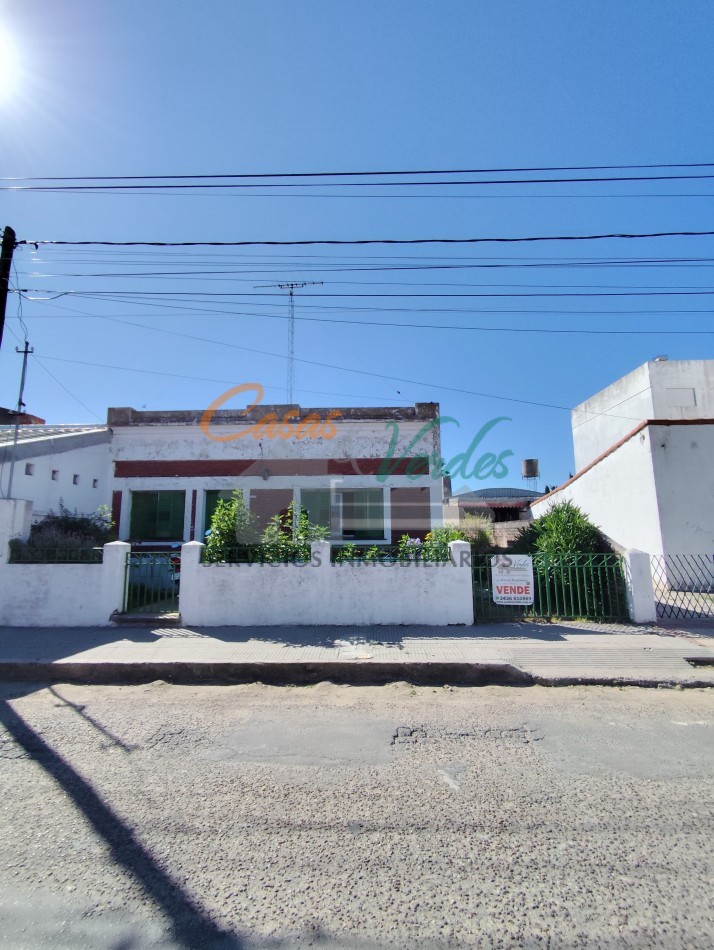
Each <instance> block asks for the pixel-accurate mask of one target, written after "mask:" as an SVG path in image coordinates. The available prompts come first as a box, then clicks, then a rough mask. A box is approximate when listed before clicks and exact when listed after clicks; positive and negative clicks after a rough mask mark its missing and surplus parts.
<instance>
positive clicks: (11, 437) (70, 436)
mask: <svg viewBox="0 0 714 950" xmlns="http://www.w3.org/2000/svg"><path fill="white" fill-rule="evenodd" d="M109 438H110V433H109V429H108V428H107V426H100V425H97V426H90V425H66V426H18V427H17V444H15V426H0V465H4V463H5V462H9V461H10V460H11V459H13V458H14V459H15V460H16V461H20V460H21V459H31V458H41V457H42V456H43V455H57V454H58V453H59V452H71V451H72V450H73V449H83V448H85V447H87V446H90V445H104V444H105V443H106V444H107V445H108V444H109ZM107 451H109V450H108V449H107Z"/></svg>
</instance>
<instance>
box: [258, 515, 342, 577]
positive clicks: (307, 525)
mask: <svg viewBox="0 0 714 950" xmlns="http://www.w3.org/2000/svg"><path fill="white" fill-rule="evenodd" d="M329 536H330V529H329V528H326V527H325V526H324V525H317V524H313V523H312V522H311V521H310V518H309V516H308V513H307V509H305V508H300V509H296V508H295V506H294V504H293V503H292V502H290V504H289V505H288V507H287V510H286V511H285V512H284V513H283V514H280V515H274V516H273V517H272V518H271V519H270V521H269V522H268V525H267V527H266V528H265V530H264V531H263V534H262V537H261V539H260V546H261V551H262V555H263V560H265V561H266V562H268V563H277V562H284V561H309V560H310V544H311V542H312V541H325V540H326V539H327V538H329Z"/></svg>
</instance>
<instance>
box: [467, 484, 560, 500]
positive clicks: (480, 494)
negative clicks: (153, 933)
mask: <svg viewBox="0 0 714 950" xmlns="http://www.w3.org/2000/svg"><path fill="white" fill-rule="evenodd" d="M543 494H544V492H542V491H535V490H534V489H532V488H505V487H504V488H501V487H500V486H498V487H496V488H477V489H476V491H466V492H459V493H458V494H457V495H454V497H455V498H458V499H459V501H486V500H488V499H489V498H493V499H497V498H514V499H525V498H540V496H541V495H543Z"/></svg>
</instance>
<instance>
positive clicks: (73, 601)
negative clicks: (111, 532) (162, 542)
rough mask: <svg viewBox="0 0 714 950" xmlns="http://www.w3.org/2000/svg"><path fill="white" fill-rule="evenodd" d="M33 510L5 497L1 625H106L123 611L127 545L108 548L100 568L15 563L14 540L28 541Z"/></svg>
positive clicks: (1, 508)
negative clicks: (11, 554)
mask: <svg viewBox="0 0 714 950" xmlns="http://www.w3.org/2000/svg"><path fill="white" fill-rule="evenodd" d="M31 512H32V506H31V504H30V503H29V502H26V501H15V500H9V499H5V498H3V499H0V625H1V626H9V627H71V626H73V627H101V626H106V625H108V624H109V622H110V618H111V615H112V613H113V612H114V611H115V610H119V611H120V610H122V608H123V603H124V581H125V576H126V574H125V566H126V555H127V553H128V551H129V550H130V547H129V545H128V544H124V543H123V542H121V541H115V542H113V543H112V544H105V545H104V559H103V563H101V564H10V563H8V556H9V541H10V539H11V538H26V537H27V535H28V533H29V527H30V516H31Z"/></svg>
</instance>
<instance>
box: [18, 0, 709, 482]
mask: <svg viewBox="0 0 714 950" xmlns="http://www.w3.org/2000/svg"><path fill="white" fill-rule="evenodd" d="M0 14H1V16H2V20H1V22H2V31H3V33H4V36H5V38H6V42H8V43H10V44H11V48H12V49H13V50H14V51H15V55H16V57H17V66H16V68H15V70H14V79H15V81H14V82H13V81H9V80H8V81H6V82H5V84H4V89H3V91H2V93H1V94H0V175H2V176H19V177H29V176H55V175H56V176H88V175H169V174H196V175H197V174H226V173H250V172H291V171H335V170H341V171H347V170H354V171H362V170H403V169H417V170H418V169H429V168H444V169H449V168H482V167H492V168H501V167H507V168H512V167H531V166H533V167H541V166H579V165H625V164H635V165H638V164H650V163H691V162H707V161H712V160H714V159H713V158H712V156H714V150H713V149H712V144H713V140H714V136H713V134H712V122H711V119H712V105H711V103H712V102H713V101H714V72H713V71H712V69H711V50H712V48H714V8H712V5H711V3H709V2H688V3H686V4H672V3H670V2H668V0H646V2H645V0H640V2H630V3H627V4H623V3H621V2H610V0H600V2H598V3H597V4H595V3H591V4H586V3H572V2H569V0H567V2H566V0H563V2H547V0H546V2H541V3H538V4H534V3H532V2H525V0H524V2H508V0H499V2H483V0H479V2H474V0H469V2H459V0H450V2H449V3H440V4H435V3H427V2H420V0H416V2H415V0H411V2H402V0H390V2H384V0H381V2H379V3H377V2H360V3H346V2H337V0H330V2H312V0H303V2H301V3H295V2H293V0H291V2H282V0H271V2H262V3H258V2H251V3H248V2H242V0H232V2H219V0H206V2H204V3H202V4H196V3H189V2H186V0H172V2H170V3H169V2H164V0H151V2H149V3H147V2H141V3H139V2H137V0H123V2H122V3H121V4H109V3H96V2H92V0H64V2H63V3H61V4H57V3H55V2H50V0H34V2H33V3H31V4H24V5H19V4H13V3H9V2H5V3H0ZM1 68H2V64H0V70H1ZM712 171H714V169H706V168H702V169H694V170H693V172H694V173H697V172H699V173H707V172H712ZM680 173H681V171H680ZM564 174H568V173H564ZM595 174H596V173H595ZM611 174H617V173H611ZM640 174H643V173H642V172H640ZM467 177H468V176H467ZM505 177H508V176H505ZM511 177H513V176H511ZM540 177H545V176H540ZM417 178H418V176H417ZM713 208H714V179H706V178H703V179H691V180H676V181H649V182H620V183H616V182H611V183H606V184H598V183H576V184H547V185H542V184H529V185H519V186H512V185H503V186H491V187H489V188H484V187H479V186H462V187H459V188H447V187H441V188H439V187H434V188H429V187H425V186H419V187H417V186H414V187H413V188H407V187H404V188H395V187H390V188H377V187H375V188H362V189H359V188H350V187H341V188H325V187H318V186H313V187H311V188H309V189H308V188H298V189H292V190H291V189H287V188H281V187H274V188H272V189H263V188H261V189H254V190H253V192H252V193H249V194H246V193H245V192H243V193H238V192H237V191H228V192H227V191H225V190H224V191H219V190H215V191H213V192H211V191H210V190H204V191H194V192H191V193H187V192H182V191H174V192H163V193H161V194H146V193H144V194H141V193H133V192H128V193H122V194H118V193H102V194H86V193H79V194H77V193H74V194H68V193H52V192H43V193H36V192H14V193H9V192H0V225H4V224H9V225H11V226H12V227H14V229H15V230H16V232H17V235H18V238H20V239H27V240H33V239H54V240H110V241H130V240H157V241H182V240H196V241H211V240H218V241H221V240H223V241H231V240H297V239H310V238H313V239H326V238H333V239H354V238H419V237H435V236H438V237H473V236H525V235H557V234H588V233H591V234H592V233H612V232H651V231H680V230H711V229H712V223H711V222H712V209H713ZM695 257H697V258H711V261H714V239H712V238H668V239H659V240H649V241H614V240H613V241H600V242H591V243H568V244H565V243H557V242H553V243H547V244H537V245H508V244H506V245H497V246H490V247H489V246H483V245H475V246H473V245H472V246H468V245H451V246H438V245H437V246H426V247H422V248H418V249H415V248H409V247H393V248H384V247H379V246H377V247H370V248H365V249H359V248H354V247H345V248H339V249H336V248H329V247H328V248H325V247H314V248H303V249H294V248H293V249H289V248H288V249H270V248H247V249H230V248H222V249H219V250H211V249H208V248H196V249H184V250H181V251H151V250H149V249H145V248H144V249H137V250H134V251H132V250H129V249H106V248H105V249H100V248H96V247H88V248H81V249H78V248H71V249H69V248H64V249H63V248H56V247H41V248H40V250H39V251H38V252H36V253H35V252H34V251H33V249H31V248H29V247H22V248H19V249H18V250H17V251H16V254H15V264H16V268H17V275H16V283H15V286H16V287H18V286H19V287H20V288H23V289H25V290H27V294H26V295H25V297H26V298H28V299H23V301H22V316H23V318H24V322H25V325H26V326H27V331H28V335H29V339H30V343H31V344H32V345H33V346H34V347H35V354H36V356H37V357H38V358H39V360H36V359H33V360H32V361H31V363H30V368H29V377H28V384H27V389H26V398H25V401H26V403H27V406H28V409H29V410H30V411H32V412H34V413H36V414H38V415H40V416H43V417H44V418H46V419H47V420H48V421H51V422H80V421H81V422H85V421H96V420H97V419H99V420H104V419H105V418H106V409H107V407H108V406H122V405H131V406H134V407H135V408H141V407H144V406H146V407H147V408H157V409H158V408H203V407H204V406H206V405H208V403H210V402H211V401H212V400H213V399H215V398H216V396H217V395H218V394H219V393H220V392H221V391H223V390H225V389H227V388H229V386H230V385H235V384H238V383H242V382H247V381H253V380H257V381H260V382H261V383H262V384H263V386H264V387H265V388H266V400H270V401H275V402H281V401H284V400H285V380H286V362H285V358H284V356H285V352H286V345H287V323H286V320H285V317H286V313H287V308H286V303H285V300H284V299H283V298H280V297H278V296H268V297H266V296H264V295H265V293H266V291H265V289H263V290H262V291H261V294H260V295H259V296H252V295H251V292H253V291H255V288H256V285H260V284H267V283H276V282H284V281H300V280H314V281H322V282H323V283H322V285H321V286H317V287H313V288H306V289H305V291H302V292H301V293H302V294H303V296H302V297H301V298H300V299H298V304H297V314H298V322H297V330H296V356H297V360H298V361H297V362H296V393H295V395H296V400H297V401H299V402H300V403H301V405H303V406H315V405H329V406H333V405H362V404H364V405H379V404H382V403H383V404H387V405H391V404H395V405H396V404H398V403H399V402H404V403H407V404H409V403H413V402H414V401H438V402H440V403H441V406H442V412H443V413H444V415H447V416H450V417H453V418H455V419H457V420H458V423H459V425H458V426H456V424H450V425H449V426H447V427H445V430H444V434H443V437H444V447H445V453H444V454H445V455H446V456H447V457H448V458H450V457H452V456H453V455H455V454H456V453H457V452H460V451H463V450H464V449H466V448H467V446H468V445H469V443H470V442H471V440H472V438H473V436H474V435H475V434H476V432H478V431H479V430H480V429H481V427H482V426H483V425H484V424H485V423H486V422H487V421H488V420H490V419H492V418H494V417H497V416H504V417H508V420H510V421H506V420H504V421H503V422H501V423H499V424H498V425H497V426H495V427H494V428H493V429H492V430H491V433H490V434H489V436H488V440H487V442H485V443H484V450H486V449H487V450H489V451H492V452H494V453H496V454H498V453H500V452H502V451H503V450H505V449H509V450H511V451H512V452H513V453H514V455H513V458H512V460H511V462H512V463H513V464H511V465H510V472H509V477H508V478H506V479H505V481H506V483H509V484H514V485H519V484H520V470H519V465H518V464H517V463H518V462H519V461H520V459H522V458H527V457H538V458H540V460H541V470H542V476H543V477H542V480H541V486H542V484H543V483H545V482H548V483H551V484H552V483H555V482H559V481H561V480H563V479H564V478H566V477H567V476H568V474H569V472H570V471H571V470H572V448H571V439H570V421H569V413H568V412H567V411H566V410H567V408H568V407H571V406H574V405H576V404H577V403H578V402H580V401H582V400H583V399H585V398H587V397H588V396H589V395H591V394H593V393H594V392H596V391H597V390H599V389H601V388H602V387H603V386H605V385H607V384H608V383H610V382H612V381H613V380H615V379H616V378H618V377H619V376H621V375H623V374H624V373H626V372H628V371H629V370H631V369H634V368H635V367H636V366H638V365H639V364H640V363H642V362H644V361H645V360H647V359H650V358H652V357H654V356H656V355H658V354H661V353H665V354H668V355H669V357H670V358H671V359H675V358H680V359H684V358H712V356H714V353H713V352H712V350H713V341H714V337H712V336H711V335H706V334H704V333H700V332H694V333H688V334H685V333H683V331H703V330H709V329H710V328H711V317H710V313H711V304H710V301H711V299H712V298H711V297H708V296H706V295H704V294H702V295H697V294H693V293H692V291H696V290H707V289H712V287H713V285H712V281H711V273H712V270H711V268H712V262H711V261H706V260H705V261H699V262H696V263H694V264H691V265H689V264H683V263H681V262H677V263H676V264H672V263H668V264H664V263H661V264H660V263H656V264H648V265H646V266H643V265H642V264H639V266H632V263H631V259H633V258H637V259H639V260H640V261H641V260H642V259H647V260H658V259H662V258H678V259H682V258H687V259H690V258H695ZM613 259H618V260H621V261H623V263H622V264H617V265H606V264H603V262H607V261H612V260H613ZM582 261H588V262H590V264H589V265H588V266H582V265H580V264H579V266H572V265H573V263H575V262H582ZM544 263H549V264H555V265H558V266H553V267H523V266H520V265H525V264H528V265H532V264H544ZM564 263H565V264H570V265H571V266H569V267H563V266H560V265H562V264H564ZM426 264H428V265H430V269H424V265H426ZM483 264H499V265H504V264H507V265H510V266H508V267H503V266H500V267H483V266H476V265H483ZM457 265H458V266H457ZM513 265H519V266H513ZM385 267H391V268H402V269H399V270H394V269H392V270H384V269H383V268H385ZM415 267H418V268H419V269H416V270H415V269H414V268H415ZM356 268H359V269H356ZM368 268H372V269H368ZM374 268H382V269H381V270H374ZM403 268H409V269H403ZM350 270H352V271H353V272H352V273H349V271H350ZM161 271H163V272H164V276H149V275H155V274H156V272H161ZM198 271H210V272H211V273H208V274H206V273H197V272H198ZM167 272H168V274H167ZM109 274H112V275H116V276H111V277H110V276H101V275H109ZM13 280H14V281H15V275H13ZM179 290H181V291H185V293H186V294H191V302H190V303H188V302H187V300H186V299H184V300H183V302H179V301H178V298H176V297H172V298H168V297H166V296H160V295H159V294H163V295H165V294H167V293H176V292H177V291H179ZM653 290H656V291H660V292H667V295H664V293H663V295H662V296H624V297H618V296H615V297H613V296H584V297H542V296H539V297H517V296H508V295H513V294H524V293H539V294H544V293H560V294H562V293H576V292H577V293H587V294H593V293H598V294H603V293H622V292H636V291H640V292H642V291H648V292H649V293H650V294H651V293H652V291H653ZM67 291H71V292H73V295H69V296H68V295H65V296H63V297H59V298H56V299H55V300H54V301H52V300H48V299H37V298H48V297H52V296H55V295H56V294H58V293H61V292H63V293H66V292H67ZM77 291H80V292H81V294H82V295H81V296H78V295H76V292H77ZM95 291H96V292H98V293H99V295H100V296H99V297H88V296H87V295H86V294H87V293H88V292H95ZM147 291H151V292H152V294H153V296H143V297H142V296H140V294H141V293H142V292H144V293H146V292H147ZM108 292H112V299H107V293H108ZM157 292H158V293H157ZM216 293H240V294H245V295H246V296H241V297H234V298H232V299H231V298H229V297H225V298H223V299H222V300H221V299H220V298H217V297H215V296H208V295H215V294H216ZM365 293H366V294H373V295H375V294H376V295H387V294H388V295H389V296H370V297H358V296H356V295H357V294H365ZM415 293H416V294H448V295H453V294H458V293H462V294H463V293H494V294H502V295H507V296H498V297H487V298H483V297H477V298H474V297H469V298H464V297H453V296H448V297H447V296H444V297H434V296H429V297H425V296H422V297H401V296H398V295H400V294H415ZM118 294H119V295H122V296H121V299H116V298H117V295H118ZM307 294H317V295H320V296H323V297H324V299H319V297H317V296H307ZM333 294H339V295H340V296H331V295H333ZM328 295H330V296H328ZM395 295H397V296H395ZM33 298H34V299H33ZM216 310H219V311H222V312H221V313H216V312H210V311H216ZM206 311H209V312H206ZM504 311H506V312H504ZM508 311H515V312H508ZM656 311H668V312H659V313H658V312H656ZM683 311H698V312H683ZM307 318H311V319H310V320H308V319H307ZM318 318H319V319H320V320H328V321H336V322H319V321H318ZM346 320H355V321H358V322H357V323H353V324H348V323H346V322H344V321H346ZM385 322H390V323H397V324H408V323H428V324H433V325H434V328H431V329H421V328H415V327H405V326H402V327H398V326H397V327H394V326H392V327H387V326H384V325H380V324H383V323H385ZM369 324H371V325H369ZM446 326H480V327H498V328H501V329H500V330H498V331H496V330H479V331H473V330H454V329H446ZM506 328H508V330H507V332H504V331H506ZM548 329H550V330H555V329H561V330H562V329H588V330H606V331H623V330H640V331H641V330H648V331H655V332H652V333H651V334H650V333H648V334H646V335H624V334H622V333H621V332H620V333H617V334H615V333H612V334H611V335H607V334H591V335H580V334H555V333H544V332H527V331H528V330H538V331H543V330H548ZM511 331H512V332H511ZM673 331H674V332H673ZM13 333H15V334H16V335H17V337H18V338H22V329H21V325H20V322H19V319H18V297H17V295H16V294H14V295H11V297H10V301H9V305H8V323H7V328H6V332H5V337H4V340H3V347H2V351H1V352H0V404H1V405H14V403H15V401H16V398H17V384H18V379H19V371H20V359H19V357H18V356H17V355H16V354H15V352H14V348H15V346H16V344H17V340H16V339H15V337H14V336H13ZM180 334H184V335H183V336H182V335H180ZM196 337H200V338H201V339H200V340H199V339H196ZM207 341H212V342H207ZM241 347H243V349H241ZM245 348H248V349H245ZM256 350H257V351H262V353H260V352H254V351H256ZM265 353H274V354H277V355H276V356H268V355H264V354H265ZM65 360H73V361H76V362H63V361H65ZM301 360H312V361H315V362H317V363H322V364H329V365H326V366H315V365H312V364H310V363H306V362H301ZM87 364H89V365H87ZM108 367H119V368H108ZM329 367H337V368H329ZM139 370H141V371H142V372H138V371H139ZM350 370H359V371H361V372H351V371H350ZM162 373H163V374H175V375H159V374H162ZM366 373H373V374H376V375H372V376H370V375H365V374H366ZM50 374H51V375H50ZM154 374H155V375H154ZM189 377H200V378H198V379H195V378H194V379H191V378H189ZM399 380H411V381H412V382H403V381H399ZM459 390H468V391H470V392H471V393H481V394H491V395H492V396H501V397H511V398H512V399H516V400H522V401H523V402H509V401H506V400H503V399H497V398H486V397H485V396H478V395H470V394H467V393H465V392H462V391H461V392H460V391H459ZM528 403H541V404H548V405H551V406H556V407H561V408H545V407H544V406H542V405H541V406H539V405H529V404H528ZM634 424H635V423H634V422H633V426H634ZM481 484H486V485H487V484H489V482H488V481H486V482H483V483H481ZM469 485H470V487H480V485H479V484H476V483H474V482H469Z"/></svg>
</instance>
